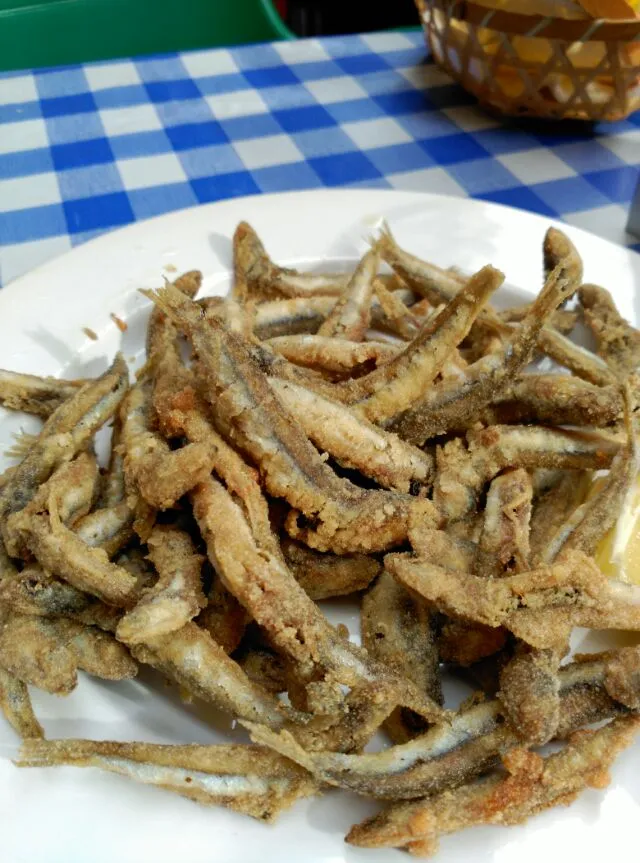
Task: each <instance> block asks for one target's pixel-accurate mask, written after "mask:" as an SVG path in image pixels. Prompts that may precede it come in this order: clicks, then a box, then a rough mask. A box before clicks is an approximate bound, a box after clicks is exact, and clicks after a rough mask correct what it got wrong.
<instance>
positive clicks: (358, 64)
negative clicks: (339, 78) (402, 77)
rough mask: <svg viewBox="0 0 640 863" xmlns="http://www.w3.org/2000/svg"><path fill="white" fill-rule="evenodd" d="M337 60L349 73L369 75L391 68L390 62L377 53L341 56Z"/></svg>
mask: <svg viewBox="0 0 640 863" xmlns="http://www.w3.org/2000/svg"><path fill="white" fill-rule="evenodd" d="M336 62H337V64H338V65H339V66H340V68H341V69H342V70H343V71H344V72H346V73H347V75H367V74H369V73H370V72H383V71H386V70H388V69H389V64H388V63H386V62H385V60H383V58H382V57H380V56H378V55H376V54H356V55H355V56H351V57H339V58H338V60H337V61H336Z"/></svg>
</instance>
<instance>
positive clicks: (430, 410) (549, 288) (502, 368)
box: [394, 263, 578, 445]
mask: <svg viewBox="0 0 640 863" xmlns="http://www.w3.org/2000/svg"><path fill="white" fill-rule="evenodd" d="M571 271H572V267H571V265H570V264H569V263H567V264H566V265H565V264H564V263H560V264H558V266H557V267H556V268H555V269H554V270H553V272H552V273H551V275H550V276H549V278H548V279H547V281H546V283H545V286H544V288H543V289H542V291H541V292H540V294H539V295H538V296H537V297H536V299H535V301H534V302H533V303H532V305H531V309H530V311H529V314H528V315H527V317H526V318H525V319H524V321H523V322H522V323H521V324H520V325H519V326H518V328H517V331H516V332H515V333H514V335H513V336H512V337H511V338H510V339H509V340H508V341H507V343H506V344H505V346H504V347H503V348H502V349H501V350H500V351H497V352H495V353H492V354H488V355H487V356H484V357H482V358H481V359H479V360H477V361H476V362H475V363H472V364H471V365H470V366H468V367H467V368H466V369H465V370H464V372H463V379H462V381H459V380H447V379H444V380H442V381H441V382H440V383H438V384H436V385H435V386H434V387H432V388H431V389H430V390H428V392H427V393H426V395H425V396H424V397H423V399H422V401H421V402H420V403H419V404H418V405H417V406H415V407H411V408H409V409H408V410H406V412H405V413H404V414H402V415H401V416H400V417H398V419H397V420H396V421H395V422H394V430H395V431H398V432H399V433H400V434H401V435H402V437H404V438H405V439H406V440H409V441H410V442H411V443H416V444H419V445H421V444H423V443H424V442H425V441H426V440H427V439H428V438H430V437H433V435H436V434H442V433H443V432H446V431H448V430H449V429H450V428H460V427H461V423H468V422H470V420H471V419H472V418H473V417H475V416H477V415H478V414H479V413H480V412H481V411H482V410H483V409H484V408H485V407H486V406H487V405H488V404H490V403H491V402H492V401H493V400H494V399H495V398H496V396H497V394H499V393H500V392H502V391H504V390H505V389H506V388H507V387H508V386H509V385H510V384H511V382H512V381H513V379H514V377H515V376H516V375H517V374H518V373H519V372H520V371H521V370H522V369H523V368H524V366H525V365H526V364H527V363H528V362H529V361H530V359H531V357H532V355H533V352H534V349H535V346H536V344H537V341H538V336H539V335H540V331H541V330H542V327H543V325H544V323H545V321H546V320H547V319H548V318H549V315H551V314H552V313H553V311H554V310H555V309H556V308H557V307H558V306H559V305H560V304H561V303H563V302H564V301H565V300H567V299H568V298H569V297H570V296H571V295H572V294H573V293H574V291H575V290H576V289H577V287H578V283H577V282H576V281H574V280H573V279H572V278H571V277H570V275H569V273H570V272H571ZM456 296H458V295H456Z"/></svg>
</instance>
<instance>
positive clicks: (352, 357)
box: [266, 335, 400, 375]
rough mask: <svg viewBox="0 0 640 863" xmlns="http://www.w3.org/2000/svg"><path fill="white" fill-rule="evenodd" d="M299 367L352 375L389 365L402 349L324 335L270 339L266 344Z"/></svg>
mask: <svg viewBox="0 0 640 863" xmlns="http://www.w3.org/2000/svg"><path fill="white" fill-rule="evenodd" d="M266 344H267V345H268V346H269V347H270V348H272V349H273V350H274V351H277V352H278V353H279V354H282V356H283V357H285V358H286V359H287V360H289V362H291V363H294V364H295V365H298V366H304V367H306V368H311V369H316V370H317V371H322V372H330V373H333V374H337V375H345V374H351V373H353V372H354V371H357V370H358V367H363V368H367V367H369V366H370V365H372V364H373V365H375V366H376V367H378V366H381V365H383V364H384V363H387V362H389V361H390V360H392V359H393V358H394V357H396V356H397V355H398V353H399V352H400V348H398V347H396V346H395V345H389V344H386V343H385V342H377V341H376V342H370V341H367V342H353V341H348V340H346V339H335V338H333V337H328V336H321V335H293V336H292V335H286V336H278V337H277V338H273V339H269V341H268V342H267V343H266Z"/></svg>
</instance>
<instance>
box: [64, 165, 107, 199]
mask: <svg viewBox="0 0 640 863" xmlns="http://www.w3.org/2000/svg"><path fill="white" fill-rule="evenodd" d="M58 185H59V186H60V194H61V196H62V200H63V201H64V200H72V199H74V198H78V199H79V198H90V197H94V196H99V195H105V194H110V193H112V192H122V191H123V187H122V180H121V178H120V173H119V171H118V168H117V167H116V164H115V162H107V163H105V164H102V165H89V166H86V165H84V166H83V167H81V168H75V169H72V170H68V171H59V172H58Z"/></svg>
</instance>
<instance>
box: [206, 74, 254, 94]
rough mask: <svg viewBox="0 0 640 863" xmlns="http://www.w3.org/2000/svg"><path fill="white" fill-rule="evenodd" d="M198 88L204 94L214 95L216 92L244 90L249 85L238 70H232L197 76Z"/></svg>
mask: <svg viewBox="0 0 640 863" xmlns="http://www.w3.org/2000/svg"><path fill="white" fill-rule="evenodd" d="M197 82H198V90H199V91H200V92H201V93H202V94H203V95H204V96H214V95H215V94H216V93H235V92H236V90H246V89H247V87H248V86H249V85H248V83H247V79H246V78H245V76H244V75H243V74H242V73H240V72H232V73H230V74H228V75H207V76H206V77H205V78H198V79H197Z"/></svg>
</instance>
